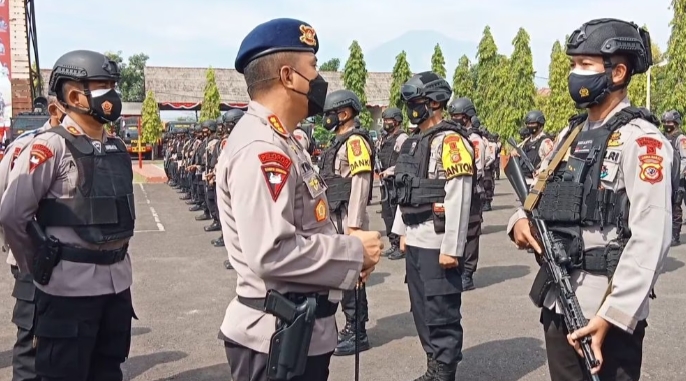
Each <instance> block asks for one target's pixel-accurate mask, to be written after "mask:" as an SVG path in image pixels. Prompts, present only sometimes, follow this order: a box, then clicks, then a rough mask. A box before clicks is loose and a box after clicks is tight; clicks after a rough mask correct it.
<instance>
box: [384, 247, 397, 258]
mask: <svg viewBox="0 0 686 381" xmlns="http://www.w3.org/2000/svg"><path fill="white" fill-rule="evenodd" d="M396 251H400V248H399V247H398V246H397V245H393V244H391V247H390V248H388V250H386V251H384V252H383V253H381V256H382V257H389V256H391V254H393V253H395V252H396Z"/></svg>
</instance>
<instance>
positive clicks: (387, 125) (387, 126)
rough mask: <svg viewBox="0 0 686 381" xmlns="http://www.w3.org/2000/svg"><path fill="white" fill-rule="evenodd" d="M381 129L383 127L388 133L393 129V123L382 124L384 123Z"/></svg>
mask: <svg viewBox="0 0 686 381" xmlns="http://www.w3.org/2000/svg"><path fill="white" fill-rule="evenodd" d="M383 129H384V130H385V131H386V132H389V133H390V132H391V131H393V130H395V124H384V125H383Z"/></svg>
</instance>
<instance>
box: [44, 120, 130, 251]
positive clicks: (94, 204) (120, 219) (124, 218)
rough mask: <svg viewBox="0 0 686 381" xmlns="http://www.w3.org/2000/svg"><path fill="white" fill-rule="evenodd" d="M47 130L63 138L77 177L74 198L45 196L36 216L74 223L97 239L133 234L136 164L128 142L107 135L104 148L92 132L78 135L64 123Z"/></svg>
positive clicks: (91, 240)
mask: <svg viewBox="0 0 686 381" xmlns="http://www.w3.org/2000/svg"><path fill="white" fill-rule="evenodd" d="M45 133H55V134H57V135H60V136H61V137H63V138H64V140H65V142H66V146H67V149H68V150H69V152H70V153H71V155H72V156H73V158H74V163H76V169H77V170H78V179H77V181H76V184H77V186H76V194H75V195H74V197H73V198H57V199H51V198H44V199H42V200H41V201H40V203H39V205H38V211H37V212H36V221H38V223H39V224H40V225H41V226H43V227H48V226H69V227H71V228H73V229H74V231H76V234H77V235H78V236H79V237H80V238H81V239H83V240H84V241H86V242H89V243H92V244H96V245H101V244H104V243H107V242H112V241H117V240H121V239H124V238H129V237H132V236H133V230H134V224H135V219H136V212H135V203H134V198H133V170H132V168H131V157H130V156H129V153H128V152H127V151H126V146H125V145H124V143H123V142H122V141H121V140H119V139H117V138H111V137H107V139H106V140H105V142H104V143H102V149H101V151H102V152H99V151H98V150H96V149H95V148H94V147H93V142H92V141H91V140H90V139H89V138H88V137H86V136H85V135H76V136H74V135H72V134H70V133H69V132H67V130H65V129H64V127H62V126H60V127H55V128H51V129H50V130H48V131H46V132H45ZM96 144H97V143H96Z"/></svg>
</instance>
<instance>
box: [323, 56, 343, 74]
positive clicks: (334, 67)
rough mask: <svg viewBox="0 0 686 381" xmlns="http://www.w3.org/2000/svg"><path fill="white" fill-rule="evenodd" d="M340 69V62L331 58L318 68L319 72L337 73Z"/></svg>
mask: <svg viewBox="0 0 686 381" xmlns="http://www.w3.org/2000/svg"><path fill="white" fill-rule="evenodd" d="M340 67H341V60H339V59H338V58H332V59H330V60H328V61H326V62H324V63H323V64H321V65H320V66H319V71H338V69H339V68H340Z"/></svg>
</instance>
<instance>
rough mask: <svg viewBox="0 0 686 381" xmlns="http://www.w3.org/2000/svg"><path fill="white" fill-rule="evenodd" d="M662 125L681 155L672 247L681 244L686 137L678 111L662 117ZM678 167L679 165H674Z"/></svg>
mask: <svg viewBox="0 0 686 381" xmlns="http://www.w3.org/2000/svg"><path fill="white" fill-rule="evenodd" d="M662 125H663V127H664V129H665V135H666V136H667V139H668V140H669V142H670V143H671V144H672V148H674V152H675V153H678V154H679V159H680V163H679V173H680V174H681V175H680V176H679V186H678V188H677V189H673V191H674V202H673V203H672V246H678V245H680V244H681V238H680V236H681V224H682V222H683V211H682V209H681V203H683V202H684V192H686V189H685V187H686V180H685V179H684V170H686V136H684V134H683V132H682V131H681V114H679V112H678V111H676V110H670V111H666V112H665V113H664V114H663V115H662ZM674 166H675V167H676V166H677V164H676V163H674Z"/></svg>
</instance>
